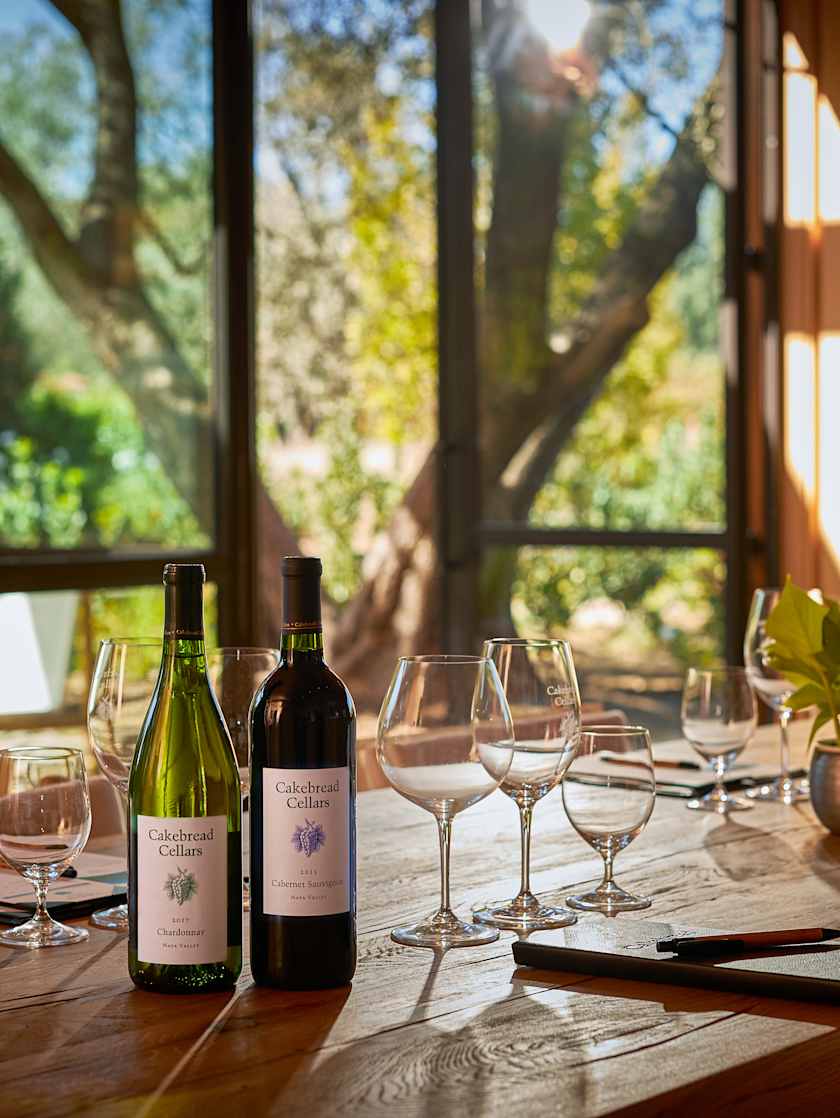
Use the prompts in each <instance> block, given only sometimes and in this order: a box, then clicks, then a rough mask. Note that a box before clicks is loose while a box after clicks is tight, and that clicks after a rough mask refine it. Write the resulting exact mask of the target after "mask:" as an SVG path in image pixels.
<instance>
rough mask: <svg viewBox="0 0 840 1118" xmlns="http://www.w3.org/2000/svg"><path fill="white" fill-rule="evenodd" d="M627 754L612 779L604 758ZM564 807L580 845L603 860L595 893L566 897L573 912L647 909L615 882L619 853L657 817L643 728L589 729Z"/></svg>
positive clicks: (568, 774)
mask: <svg viewBox="0 0 840 1118" xmlns="http://www.w3.org/2000/svg"><path fill="white" fill-rule="evenodd" d="M616 752H620V753H626V754H627V760H628V761H630V760H636V761H637V762H638V763H637V764H635V765H633V764H623V765H622V766H621V771H620V772H618V773H613V772H612V771H611V770H610V766H609V765H605V764H603V754H605V753H616ZM562 787H563V805H564V807H565V808H566V814H567V815H568V817H569V822H570V823H571V824H572V826H573V827H574V829H575V830H576V831H577V833H578V834H579V835H580V837H581V838H582V839H584V840H585V841H586V842H588V843H589V845H590V846H591V847H593V849H595V850H597V851H598V853H599V854H600V855H601V857H602V858H603V859H604V877H603V879H602V881H601V883H600V885H598V887H597V888H596V889H593V890H592V891H591V892H589V893H578V894H576V895H575V896H573V897H568V898H567V901H568V903H569V904H570V905H571V907H572V908H577V909H582V910H583V911H590V910H593V909H594V910H596V911H598V912H603V913H605V914H606V915H607V916H614V915H616V913H618V912H629V911H632V910H634V909H639V908H649V907H650V898H648V897H635V896H633V894H632V893H628V892H627V891H626V890H625V889H622V888H621V886H620V885H617V884H616V882H615V881H614V880H613V861H614V860H615V856H616V854H617V853H618V852H619V850H623V849H624V848H625V846H629V845H630V843H631V842H632V841H633V839H634V838H635V837H636V836H637V835H639V834H641V832H642V830H643V829H644V827H645V825H646V824H647V821H648V819H650V817H651V813H652V812H653V805H654V800H655V796H656V779H655V777H654V771H653V757H652V755H651V751H650V734H649V733H648V731H647V730H646V729H644V727H642V726H589V727H586V728H585V729H583V730H581V733H580V742H579V744H578V748H577V752H576V754H575V756H574V758H573V759H572V763H571V764H570V765H569V768H568V770H567V772H566V778H565V780H564V781H563V785H562Z"/></svg>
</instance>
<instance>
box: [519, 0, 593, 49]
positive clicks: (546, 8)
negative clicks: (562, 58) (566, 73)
mask: <svg viewBox="0 0 840 1118" xmlns="http://www.w3.org/2000/svg"><path fill="white" fill-rule="evenodd" d="M525 15H526V18H527V19H528V22H529V23H530V24H531V27H533V29H534V31H536V32H537V34H538V35H541V36H542V38H543V39H545V41H546V42H547V43H548V45H549V47H551V49H552V51H554V52H556V53H557V54H562V53H563V52H564V51H568V50H573V49H574V48H575V47H576V46H577V45H578V44H579V43H580V40H581V38H582V36H583V32H584V29H585V27H586V25H587V23H588V22H589V18H590V16H591V15H592V8H591V6H590V4H589V0H565V2H564V3H560V2H559V0H525Z"/></svg>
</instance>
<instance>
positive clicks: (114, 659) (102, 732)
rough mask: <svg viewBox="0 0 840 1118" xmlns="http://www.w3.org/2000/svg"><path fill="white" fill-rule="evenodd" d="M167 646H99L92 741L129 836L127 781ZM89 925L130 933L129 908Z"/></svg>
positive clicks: (102, 913)
mask: <svg viewBox="0 0 840 1118" xmlns="http://www.w3.org/2000/svg"><path fill="white" fill-rule="evenodd" d="M162 648H163V642H162V641H161V640H154V639H152V638H148V639H146V638H138V639H132V640H104V641H102V642H101V643H100V645H99V653H98V655H97V657H96V666H95V667H94V670H93V679H92V680H91V685H90V694H89V695H88V710H87V727H88V737H89V738H90V743H91V746H92V747H93V752H94V755H95V757H96V760H97V761H98V762H99V767H100V768H101V769H102V771H103V773H104V774H105V775H106V776H107V778H108V779H109V780H110V782H111V784H113V786H114V787H115V788H116V789H117V791H118V792H119V794H120V798H121V800H122V805H123V814H124V817H125V819H126V835H128V832H129V828H128V778H129V775H130V774H131V763H132V761H133V760H134V749H135V746H136V745H137V737H138V735H139V733H140V729H141V727H142V725H143V721H144V719H145V717H146V711H147V710H148V709H149V704H150V703H151V700H152V692H153V691H154V688H155V681H156V679H157V675H158V671H159V669H160V659H161V652H162ZM91 923H93V924H96V925H97V927H99V928H110V929H112V930H113V931H115V932H127V931H128V906H127V905H124V904H120V905H114V906H113V907H112V908H105V909H100V910H99V912H94V914H93V916H91Z"/></svg>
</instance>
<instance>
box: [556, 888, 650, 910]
mask: <svg viewBox="0 0 840 1118" xmlns="http://www.w3.org/2000/svg"><path fill="white" fill-rule="evenodd" d="M566 903H567V904H568V905H569V907H570V908H577V909H579V910H580V911H581V912H603V913H604V914H605V915H607V916H613V915H615V914H616V913H618V912H635V911H637V910H638V909H641V908H650V906H651V903H652V902H651V899H650V897H635V896H634V895H633V894H632V893H628V892H627V890H626V889H622V888H621V886H620V885H616V884H615V882H614V881H613V882H610V884H609V885H604V884H601V885H599V886H598V888H597V889H593V890H592V891H591V892H590V893H576V894H575V895H574V896H573V897H567V898H566Z"/></svg>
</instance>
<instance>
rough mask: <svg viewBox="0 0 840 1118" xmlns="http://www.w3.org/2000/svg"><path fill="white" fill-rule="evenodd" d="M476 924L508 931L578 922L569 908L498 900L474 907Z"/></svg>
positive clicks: (528, 929)
mask: <svg viewBox="0 0 840 1118" xmlns="http://www.w3.org/2000/svg"><path fill="white" fill-rule="evenodd" d="M472 918H473V920H474V921H475V923H476V924H486V925H489V926H490V927H494V928H502V929H504V930H505V931H508V932H535V931H539V930H540V929H543V928H566V927H568V926H569V925H570V924H576V923H577V916H575V914H574V913H573V912H570V911H569V910H568V909H567V908H562V907H560V906H554V905H537V906H536V907H534V908H528V909H524V908H522V907H521V906H520V905H517V904H516V901H498V902H496V903H495V904H488V905H480V906H479V907H477V908H474V909H473V914H472Z"/></svg>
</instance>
